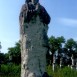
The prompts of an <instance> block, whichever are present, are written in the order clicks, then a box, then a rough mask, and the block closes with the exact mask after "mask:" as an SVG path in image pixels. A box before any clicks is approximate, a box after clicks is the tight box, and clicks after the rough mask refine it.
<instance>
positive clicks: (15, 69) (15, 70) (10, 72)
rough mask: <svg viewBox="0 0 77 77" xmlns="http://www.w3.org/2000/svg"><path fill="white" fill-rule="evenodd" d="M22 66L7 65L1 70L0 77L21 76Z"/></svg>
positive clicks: (2, 66)
mask: <svg viewBox="0 0 77 77" xmlns="http://www.w3.org/2000/svg"><path fill="white" fill-rule="evenodd" d="M20 70H21V68H20V65H15V64H7V65H4V64H2V65H1V70H0V77H1V76H6V77H8V76H10V77H11V76H19V75H20Z"/></svg>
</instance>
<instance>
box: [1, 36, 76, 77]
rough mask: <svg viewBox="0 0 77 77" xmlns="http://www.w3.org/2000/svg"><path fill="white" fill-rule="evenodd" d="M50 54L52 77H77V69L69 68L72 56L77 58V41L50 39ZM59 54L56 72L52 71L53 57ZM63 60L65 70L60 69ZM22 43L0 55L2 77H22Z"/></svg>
mask: <svg viewBox="0 0 77 77" xmlns="http://www.w3.org/2000/svg"><path fill="white" fill-rule="evenodd" d="M48 48H49V52H47V72H48V74H49V75H50V76H52V77H77V71H76V70H75V69H73V70H71V68H69V67H67V66H68V64H69V65H71V56H72V54H73V55H74V59H76V58H77V41H75V40H74V39H72V38H70V39H68V40H65V38H64V37H63V36H61V37H54V36H51V37H50V38H49V47H48ZM56 52H57V58H56V65H57V67H56V68H55V69H56V70H55V71H54V72H53V71H52V63H53V55H54V54H55V53H56ZM61 57H62V58H63V68H59V64H60V58H61ZM20 64H21V53H20V43H19V42H17V43H16V44H15V47H11V48H8V53H5V54H4V53H0V77H20V71H21V69H20V68H21V67H20Z"/></svg>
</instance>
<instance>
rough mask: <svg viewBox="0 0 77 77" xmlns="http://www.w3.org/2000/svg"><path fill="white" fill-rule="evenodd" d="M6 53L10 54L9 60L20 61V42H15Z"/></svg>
mask: <svg viewBox="0 0 77 77" xmlns="http://www.w3.org/2000/svg"><path fill="white" fill-rule="evenodd" d="M8 54H9V56H10V60H11V62H13V63H15V64H20V63H21V52H20V43H19V42H17V43H16V44H15V47H10V48H8Z"/></svg>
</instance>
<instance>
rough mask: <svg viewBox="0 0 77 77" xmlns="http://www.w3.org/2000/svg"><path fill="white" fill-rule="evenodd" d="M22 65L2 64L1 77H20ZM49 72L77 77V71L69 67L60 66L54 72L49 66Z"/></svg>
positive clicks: (58, 75)
mask: <svg viewBox="0 0 77 77" xmlns="http://www.w3.org/2000/svg"><path fill="white" fill-rule="evenodd" d="M20 69H21V67H20V65H15V64H7V65H4V64H3V65H1V70H0V77H20V71H21V70H20ZM47 73H48V74H49V76H52V77H77V71H76V70H71V68H69V67H63V68H59V67H58V66H57V67H56V68H55V71H54V72H53V70H52V66H51V65H49V66H47Z"/></svg>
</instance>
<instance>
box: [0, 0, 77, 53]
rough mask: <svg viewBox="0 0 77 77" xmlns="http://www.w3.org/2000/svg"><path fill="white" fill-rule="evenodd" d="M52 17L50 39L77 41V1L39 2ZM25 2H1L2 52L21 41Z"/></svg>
mask: <svg viewBox="0 0 77 77" xmlns="http://www.w3.org/2000/svg"><path fill="white" fill-rule="evenodd" d="M39 2H40V4H41V5H43V6H44V7H45V9H46V10H47V12H48V13H49V15H50V17H51V22H50V24H49V25H48V26H49V29H48V37H51V36H55V37H60V36H64V38H65V39H69V38H73V39H74V40H76V41H77V0H39ZM24 3H25V0H0V41H1V45H2V49H1V52H2V53H7V52H8V48H9V47H14V46H15V43H16V42H18V41H19V39H20V32H19V14H20V10H21V7H22V5H23V4H24Z"/></svg>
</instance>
